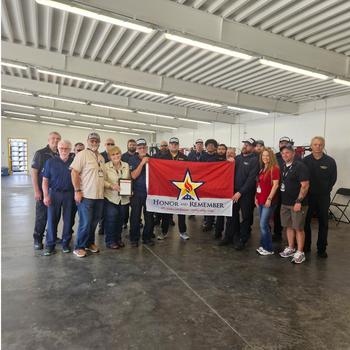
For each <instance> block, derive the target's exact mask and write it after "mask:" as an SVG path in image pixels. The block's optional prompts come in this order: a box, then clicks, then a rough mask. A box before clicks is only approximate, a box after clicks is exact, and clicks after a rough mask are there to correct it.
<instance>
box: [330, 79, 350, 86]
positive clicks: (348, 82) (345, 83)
mask: <svg viewBox="0 0 350 350" xmlns="http://www.w3.org/2000/svg"><path fill="white" fill-rule="evenodd" d="M333 81H334V82H335V83H337V84H343V85H347V86H350V80H343V79H333Z"/></svg>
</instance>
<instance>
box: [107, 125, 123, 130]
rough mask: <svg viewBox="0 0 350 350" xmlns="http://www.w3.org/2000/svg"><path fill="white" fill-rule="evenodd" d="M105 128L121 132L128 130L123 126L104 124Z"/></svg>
mask: <svg viewBox="0 0 350 350" xmlns="http://www.w3.org/2000/svg"><path fill="white" fill-rule="evenodd" d="M103 126H104V127H106V128H114V129H121V130H129V128H127V127H125V126H116V125H109V124H104V125H103Z"/></svg>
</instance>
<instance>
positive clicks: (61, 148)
mask: <svg viewBox="0 0 350 350" xmlns="http://www.w3.org/2000/svg"><path fill="white" fill-rule="evenodd" d="M58 149H59V150H60V151H69V150H70V148H69V147H68V148H66V147H58Z"/></svg>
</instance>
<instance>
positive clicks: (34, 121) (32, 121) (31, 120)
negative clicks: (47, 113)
mask: <svg viewBox="0 0 350 350" xmlns="http://www.w3.org/2000/svg"><path fill="white" fill-rule="evenodd" d="M10 119H14V120H21V121H24V122H31V123H37V122H38V121H37V120H33V119H25V118H15V117H12V118H10Z"/></svg>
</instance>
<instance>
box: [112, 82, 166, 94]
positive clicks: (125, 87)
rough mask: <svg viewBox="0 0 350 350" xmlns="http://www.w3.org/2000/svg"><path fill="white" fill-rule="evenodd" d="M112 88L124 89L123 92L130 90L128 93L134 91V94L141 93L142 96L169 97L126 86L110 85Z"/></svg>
mask: <svg viewBox="0 0 350 350" xmlns="http://www.w3.org/2000/svg"><path fill="white" fill-rule="evenodd" d="M112 86H113V87H115V88H117V89H124V90H130V91H134V92H141V93H143V94H149V95H155V96H160V97H167V96H169V95H168V94H164V93H161V92H155V91H152V90H145V89H139V88H134V87H130V86H127V85H119V84H112Z"/></svg>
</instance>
